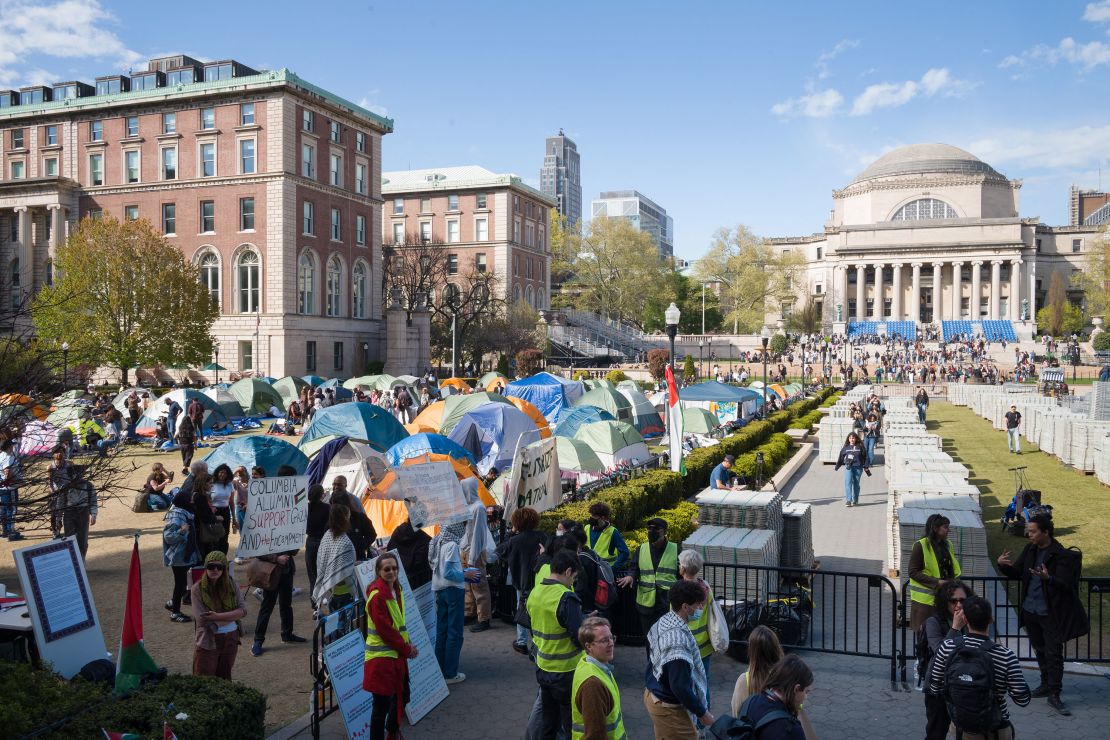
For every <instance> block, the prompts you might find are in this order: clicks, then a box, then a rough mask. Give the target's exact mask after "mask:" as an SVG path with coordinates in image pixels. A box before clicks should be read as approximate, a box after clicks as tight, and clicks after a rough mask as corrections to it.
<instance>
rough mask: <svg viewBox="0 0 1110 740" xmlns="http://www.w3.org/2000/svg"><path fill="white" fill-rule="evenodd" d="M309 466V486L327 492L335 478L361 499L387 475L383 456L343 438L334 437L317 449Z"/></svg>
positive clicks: (386, 462)
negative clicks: (342, 480)
mask: <svg viewBox="0 0 1110 740" xmlns="http://www.w3.org/2000/svg"><path fill="white" fill-rule="evenodd" d="M319 452H320V454H318V455H317V456H316V457H314V458H312V461H311V462H309V464H308V469H307V471H306V475H308V478H309V483H321V484H323V486H324V489H325V490H330V489H331V485H332V483H333V482H334V481H335V479H336V477H337V476H340V475H342V476H343V477H344V478H346V479H347V490H348V491H351V492H352V493H353V494H354V495H355V496H357V497H361V496H362V494H363V492H364V491H366V489H367V488H370V487H372V486H375V485H377V484H378V483H381V482H382V480H383V479H384V478H385V476H386V474H387V473H388V472H389V461H388V460H387V458H386V456H385V453H383V452H379V451H377V450H375V449H373V448H372V447H370V445H368V444H365V443H363V442H358V441H355V440H353V439H348V438H346V437H336V438H335V439H333V440H331V441H330V442H328V443H327V444H326V445H324V446H323V447H322V448H321V449H320V451H319Z"/></svg>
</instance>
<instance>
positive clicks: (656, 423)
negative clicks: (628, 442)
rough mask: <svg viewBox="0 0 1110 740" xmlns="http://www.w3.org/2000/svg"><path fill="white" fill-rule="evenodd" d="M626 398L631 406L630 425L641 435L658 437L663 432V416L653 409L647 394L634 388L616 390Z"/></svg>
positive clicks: (653, 406)
mask: <svg viewBox="0 0 1110 740" xmlns="http://www.w3.org/2000/svg"><path fill="white" fill-rule="evenodd" d="M617 393H620V394H621V395H622V396H624V397H625V398H627V399H628V402H629V404H631V406H632V426H634V427H636V431H637V432H639V433H640V436H642V437H658V436H659V435H661V434H662V433H663V432H664V429H663V417H661V416H660V415H659V412H658V411H656V410H655V405H654V404H652V402H651V401H649V400H648V398H647V396H645V395H644V394H643V393H641V392H640V391H639V390H637V389H634V388H620V389H618V390H617Z"/></svg>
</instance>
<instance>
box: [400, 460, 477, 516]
mask: <svg viewBox="0 0 1110 740" xmlns="http://www.w3.org/2000/svg"><path fill="white" fill-rule="evenodd" d="M393 472H394V473H395V474H396V476H397V482H398V483H399V484H400V486H401V491H402V493H403V495H404V500H405V506H406V507H408V511H409V519H410V520H412V526H413V528H414V529H420V528H422V527H426V526H428V525H429V524H438V525H440V526H443V525H446V524H454V523H455V522H461V521H464V520H465V519H466V518H467V516H468V513H467V509H466V497H465V496H464V495H463V491H462V486H461V485H460V484H459V479H458V477H457V476H456V475H455V468H454V467H453V466H452V465H451V463H448V462H426V463H419V464H417V465H405V466H403V467H399V468H394V470H393Z"/></svg>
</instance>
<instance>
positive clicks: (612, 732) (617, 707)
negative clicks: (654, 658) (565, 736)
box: [570, 655, 627, 740]
mask: <svg viewBox="0 0 1110 740" xmlns="http://www.w3.org/2000/svg"><path fill="white" fill-rule="evenodd" d="M591 677H595V678H597V679H598V680H600V681H601V683H602V684H603V685H604V686H605V688H606V689H608V690H609V696H611V697H612V698H613V708H612V709H611V710H610V711H609V714H607V715H605V736H606V737H608V738H609V740H624V738H626V737H627V735H626V734H625V731H624V717H623V716H621V695H620V691H619V690H618V689H617V682H616V681H615V680H614V679H613V676H612V675H611V674H610V673H609V672H608V671H604V670H602V669H601V668H598V667H597V665H596V664H595V663H594V662H593V661H591V660H588V659H587V658H586V656H585V655H583V656H582V659H581V660H579V661H578V665H577V666H576V667H575V669H574V683H573V685H572V686H571V694H570V695H571V700H570V736H571V740H582V737H583V736H584V735H585V734H586V725H585V724H584V723H583V721H582V710H580V709H579V708H578V699H577V697H578V688H579V687H580V686H581V685H582V683H583V682H584V681H585V680H586V679H587V678H591Z"/></svg>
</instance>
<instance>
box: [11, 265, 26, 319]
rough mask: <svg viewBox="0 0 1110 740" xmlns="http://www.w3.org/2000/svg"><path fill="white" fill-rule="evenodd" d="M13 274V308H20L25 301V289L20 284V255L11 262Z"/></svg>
mask: <svg viewBox="0 0 1110 740" xmlns="http://www.w3.org/2000/svg"><path fill="white" fill-rule="evenodd" d="M11 276H12V308H13V309H18V308H19V304H20V303H22V302H23V291H22V290H20V285H19V257H16V258H15V259H13V260H12V264H11Z"/></svg>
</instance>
